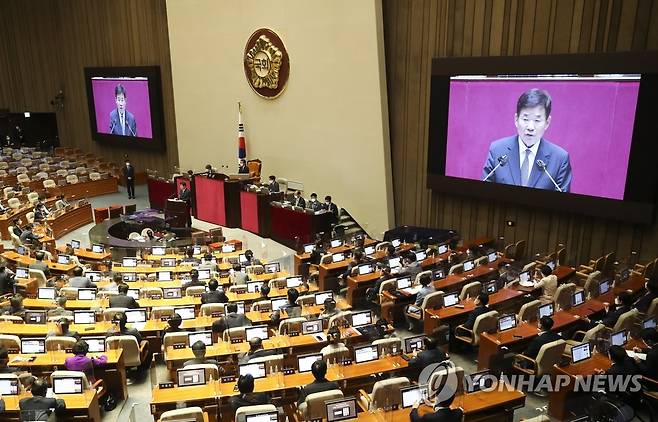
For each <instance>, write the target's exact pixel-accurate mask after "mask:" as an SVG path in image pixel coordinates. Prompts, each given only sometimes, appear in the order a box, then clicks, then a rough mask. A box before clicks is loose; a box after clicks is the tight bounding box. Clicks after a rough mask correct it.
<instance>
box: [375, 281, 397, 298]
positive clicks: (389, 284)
mask: <svg viewBox="0 0 658 422" xmlns="http://www.w3.org/2000/svg"><path fill="white" fill-rule="evenodd" d="M396 288H397V284H396V282H395V280H394V279H393V280H386V281H384V282H383V283H382V284H380V285H379V292H378V297H379V298H380V302H381V296H382V295H383V294H384V292H390V291H391V290H395V289H396Z"/></svg>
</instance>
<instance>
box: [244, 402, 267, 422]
mask: <svg viewBox="0 0 658 422" xmlns="http://www.w3.org/2000/svg"><path fill="white" fill-rule="evenodd" d="M274 411H276V406H275V405H273V404H259V405H255V406H242V407H238V408H237V410H236V411H235V422H245V421H246V420H247V416H248V415H258V414H259V413H266V412H274Z"/></svg>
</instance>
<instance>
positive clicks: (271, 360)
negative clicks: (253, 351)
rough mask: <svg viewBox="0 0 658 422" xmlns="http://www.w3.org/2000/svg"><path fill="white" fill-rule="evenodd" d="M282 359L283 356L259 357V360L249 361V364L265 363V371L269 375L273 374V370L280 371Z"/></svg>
mask: <svg viewBox="0 0 658 422" xmlns="http://www.w3.org/2000/svg"><path fill="white" fill-rule="evenodd" d="M284 358H285V356H284V355H270V356H262V357H259V358H253V359H249V363H259V362H264V363H265V371H266V372H267V373H268V374H270V373H273V372H275V371H273V368H279V369H281V368H282V367H283V360H284Z"/></svg>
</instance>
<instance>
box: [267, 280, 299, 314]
mask: <svg viewBox="0 0 658 422" xmlns="http://www.w3.org/2000/svg"><path fill="white" fill-rule="evenodd" d="M298 298H299V292H298V291H297V289H295V288H292V287H291V288H289V289H288V302H287V303H286V304H285V305H283V306H282V307H280V308H279V309H278V310H276V311H274V312H273V313H272V315H271V316H270V319H271V320H272V321H274V322H278V321H280V320H281V313H282V312H285V313H286V314H287V315H288V318H298V317H300V316H302V307H301V306H299V304H298V303H297V299H298Z"/></svg>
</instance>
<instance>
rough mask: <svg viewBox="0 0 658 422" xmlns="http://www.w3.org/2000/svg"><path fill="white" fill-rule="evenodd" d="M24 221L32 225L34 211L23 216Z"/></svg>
mask: <svg viewBox="0 0 658 422" xmlns="http://www.w3.org/2000/svg"><path fill="white" fill-rule="evenodd" d="M25 219H26V220H27V222H28V223H30V224H32V223H34V211H30V212H28V213H27V214H25Z"/></svg>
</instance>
